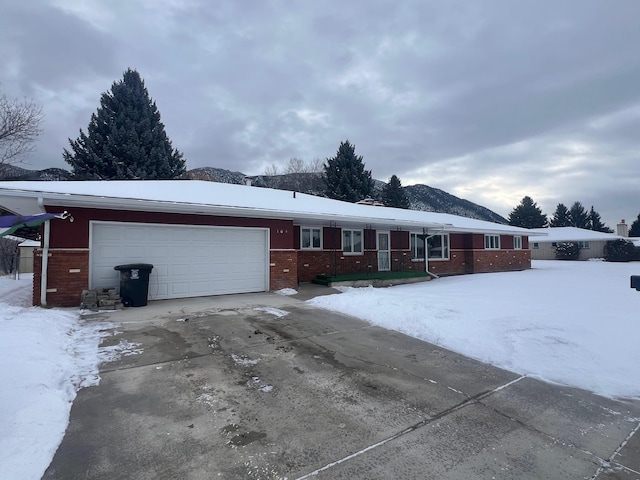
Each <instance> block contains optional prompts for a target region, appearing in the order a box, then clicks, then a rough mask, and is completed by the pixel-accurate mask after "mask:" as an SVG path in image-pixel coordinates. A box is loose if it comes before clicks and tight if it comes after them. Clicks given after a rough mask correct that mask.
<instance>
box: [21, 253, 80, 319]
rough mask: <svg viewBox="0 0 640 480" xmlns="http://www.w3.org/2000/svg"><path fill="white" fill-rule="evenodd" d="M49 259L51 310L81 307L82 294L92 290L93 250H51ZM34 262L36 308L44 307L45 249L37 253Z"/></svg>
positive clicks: (48, 273)
mask: <svg viewBox="0 0 640 480" xmlns="http://www.w3.org/2000/svg"><path fill="white" fill-rule="evenodd" d="M48 258H49V266H48V268H47V305H48V306H51V307H77V306H79V305H80V302H81V296H82V291H83V290H86V289H88V288H89V250H87V249H64V248H61V249H58V248H51V249H49V257H48ZM33 260H34V261H33V270H34V272H33V304H34V305H40V284H41V279H42V250H41V249H37V250H36V251H35V255H34V259H33Z"/></svg>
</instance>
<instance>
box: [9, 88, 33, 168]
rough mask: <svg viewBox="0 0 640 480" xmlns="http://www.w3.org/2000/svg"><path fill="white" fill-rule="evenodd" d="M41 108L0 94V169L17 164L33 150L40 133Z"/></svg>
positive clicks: (26, 101) (31, 102)
mask: <svg viewBox="0 0 640 480" xmlns="http://www.w3.org/2000/svg"><path fill="white" fill-rule="evenodd" d="M42 118H43V116H42V108H41V107H40V106H39V105H36V104H35V103H34V102H33V101H31V100H26V99H25V100H22V101H19V100H10V99H8V98H7V96H6V95H3V94H0V167H2V166H3V165H8V164H11V163H15V162H18V161H20V160H21V159H22V157H24V156H25V155H27V154H28V153H31V152H32V151H33V150H34V149H35V145H34V142H35V140H36V138H37V137H38V135H40V133H41V131H42V130H41V129H40V124H41V123H42Z"/></svg>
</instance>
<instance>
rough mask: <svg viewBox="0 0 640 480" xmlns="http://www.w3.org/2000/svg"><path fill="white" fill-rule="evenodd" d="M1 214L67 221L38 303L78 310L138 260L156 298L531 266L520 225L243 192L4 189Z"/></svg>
mask: <svg viewBox="0 0 640 480" xmlns="http://www.w3.org/2000/svg"><path fill="white" fill-rule="evenodd" d="M0 206H2V207H4V208H6V209H8V210H10V211H13V212H15V213H17V214H22V215H26V214H34V213H39V212H49V213H60V212H62V211H68V212H69V213H70V214H71V215H72V217H73V221H72V222H71V221H69V220H57V219H54V220H52V221H50V222H47V223H46V224H45V226H44V227H43V231H42V235H43V239H42V247H41V248H40V249H38V250H37V251H36V256H35V262H34V263H35V265H34V268H35V274H34V297H33V299H34V305H45V304H46V305H53V306H75V305H78V304H79V303H80V295H81V292H82V290H84V289H88V288H103V287H114V286H117V285H118V272H117V271H115V270H114V269H113V267H114V266H116V265H121V264H127V263H138V262H143V263H151V264H153V265H154V268H153V270H152V272H151V277H150V283H149V298H150V299H152V300H155V299H167V298H181V297H195V296H207V295H219V294H229V293H245V292H258V291H268V290H278V289H281V288H285V287H290V288H296V287H297V286H298V283H299V282H308V281H311V280H312V279H313V278H314V277H315V276H316V275H318V274H333V275H335V274H343V273H367V272H380V271H429V272H432V273H434V274H437V275H456V274H466V273H477V272H494V271H508V270H523V269H527V268H530V267H531V256H530V250H529V245H528V238H527V235H528V233H529V232H528V231H527V230H525V229H521V228H517V227H511V226H508V225H501V224H496V223H491V222H485V221H481V220H474V219H469V218H465V217H460V216H456V215H450V214H442V213H432V212H422V211H415V210H401V209H395V208H387V207H380V206H371V205H358V204H351V203H345V202H340V201H336V200H330V199H326V198H321V197H314V196H311V195H305V194H300V193H296V192H289V191H282V190H272V189H264V188H258V187H250V186H245V185H230V184H223V183H213V182H201V181H190V180H172V181H168V180H165V181H133V180H131V181H103V182H0ZM425 243H426V248H425ZM43 259H44V261H43ZM43 273H44V274H43Z"/></svg>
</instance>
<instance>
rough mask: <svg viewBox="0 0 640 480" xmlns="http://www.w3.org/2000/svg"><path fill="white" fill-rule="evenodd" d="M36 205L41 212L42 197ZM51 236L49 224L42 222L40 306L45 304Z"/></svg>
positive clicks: (42, 208) (42, 207) (42, 205)
mask: <svg viewBox="0 0 640 480" xmlns="http://www.w3.org/2000/svg"><path fill="white" fill-rule="evenodd" d="M38 206H39V207H40V209H41V210H42V212H43V213H46V211H47V210H46V209H45V208H44V198H42V197H38ZM50 236H51V224H50V222H49V221H46V222H44V238H43V239H42V267H41V269H40V306H41V307H46V306H47V280H48V273H49V237H50Z"/></svg>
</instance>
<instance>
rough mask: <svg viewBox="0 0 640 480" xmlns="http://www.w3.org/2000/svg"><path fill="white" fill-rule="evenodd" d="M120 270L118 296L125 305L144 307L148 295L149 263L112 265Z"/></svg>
mask: <svg viewBox="0 0 640 480" xmlns="http://www.w3.org/2000/svg"><path fill="white" fill-rule="evenodd" d="M113 269H114V270H118V271H119V272H120V297H121V298H122V304H123V305H124V306H125V307H144V306H145V305H146V304H147V296H148V295H149V275H150V274H151V269H153V265H151V264H150V263H130V264H128V265H118V266H116V267H113Z"/></svg>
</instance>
